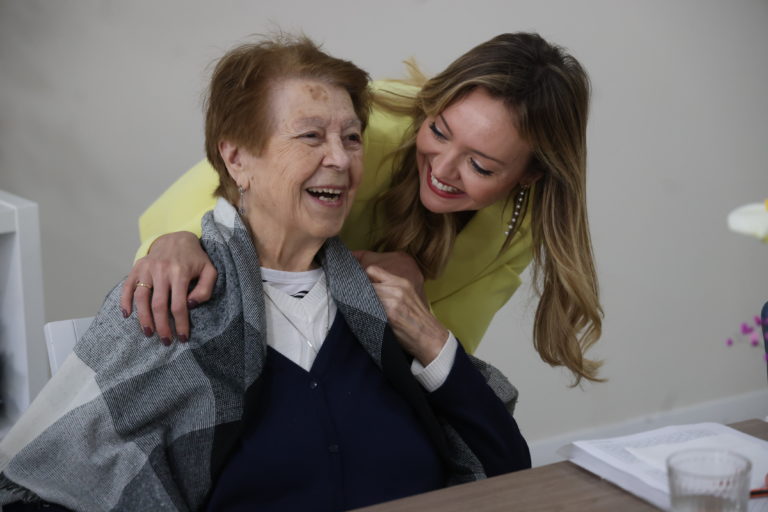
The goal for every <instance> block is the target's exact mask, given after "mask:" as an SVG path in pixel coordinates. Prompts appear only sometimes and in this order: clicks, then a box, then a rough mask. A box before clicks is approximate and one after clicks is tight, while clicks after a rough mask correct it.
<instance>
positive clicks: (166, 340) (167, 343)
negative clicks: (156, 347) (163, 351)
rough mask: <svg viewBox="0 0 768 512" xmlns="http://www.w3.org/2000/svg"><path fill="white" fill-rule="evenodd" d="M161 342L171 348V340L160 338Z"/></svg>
mask: <svg viewBox="0 0 768 512" xmlns="http://www.w3.org/2000/svg"><path fill="white" fill-rule="evenodd" d="M160 341H162V342H163V345H165V346H166V347H169V346H170V345H171V338H160Z"/></svg>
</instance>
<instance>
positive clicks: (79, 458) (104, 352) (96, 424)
mask: <svg viewBox="0 0 768 512" xmlns="http://www.w3.org/2000/svg"><path fill="white" fill-rule="evenodd" d="M202 243H203V246H204V247H205V249H206V251H207V252H208V254H209V256H210V257H211V260H212V261H213V263H214V265H215V266H216V269H217V270H218V279H217V282H216V286H215V289H214V293H213V298H212V299H211V300H210V301H209V302H207V303H205V304H202V305H201V306H200V307H198V308H196V309H194V310H192V311H191V313H190V314H191V321H192V332H191V338H190V340H189V342H188V343H175V344H174V345H173V346H171V347H165V346H163V345H161V344H160V343H159V342H158V340H157V339H156V338H150V339H148V338H145V337H144V335H143V334H142V333H141V331H140V329H139V327H138V323H137V322H136V320H135V316H134V317H132V318H131V319H124V318H122V315H121V313H120V307H119V298H120V289H121V284H120V285H118V286H117V287H116V288H114V289H113V290H112V291H111V292H110V293H109V295H108V296H107V298H106V300H105V302H104V304H103V306H102V308H101V310H100V311H99V313H98V315H97V316H96V318H95V320H94V322H93V324H92V325H91V327H90V329H89V330H88V331H87V332H86V333H85V334H84V335H83V337H82V338H81V340H80V341H79V342H78V344H77V346H76V347H75V350H74V353H73V354H72V355H71V356H70V357H69V358H68V359H67V360H66V362H65V363H64V365H63V366H62V368H61V370H60V371H59V372H58V373H57V374H56V375H55V376H54V377H53V379H52V380H51V381H50V382H49V383H48V384H47V385H46V387H45V388H44V389H43V391H41V393H40V395H39V396H38V397H37V398H36V399H35V401H34V402H33V404H32V405H31V406H30V408H29V410H28V411H27V412H26V413H25V414H24V415H23V416H22V418H21V419H20V420H19V422H18V423H17V424H16V425H15V426H14V428H13V429H12V430H11V432H9V434H8V435H6V437H5V438H4V439H3V441H2V442H1V443H0V470H1V471H2V473H1V474H0V504H5V503H10V502H13V501H17V500H19V499H26V500H36V499H43V500H46V501H49V502H54V503H58V504H61V505H64V506H66V507H68V508H71V509H73V510H131V511H134V510H180V511H186V510H198V509H200V508H201V506H202V505H203V504H204V502H205V499H206V497H207V495H208V493H209V491H210V489H211V487H212V482H211V474H212V473H215V468H212V465H214V463H215V459H216V457H217V455H216V454H217V453H219V452H222V450H221V446H215V444H216V443H218V442H219V439H220V437H216V438H215V437H214V433H215V431H216V428H217V427H221V426H222V425H230V424H235V425H236V424H238V422H241V421H242V418H243V414H244V410H245V409H246V408H247V404H246V396H247V394H246V391H247V390H248V389H249V388H251V386H252V385H253V384H254V382H256V381H257V379H258V378H259V376H260V375H261V372H262V369H263V367H264V361H265V357H266V353H267V346H266V332H265V314H264V311H265V310H264V296H263V291H262V284H261V275H260V271H259V260H258V257H257V255H256V252H255V249H254V247H253V244H252V242H251V239H250V236H249V235H248V232H247V230H246V229H245V227H244V225H243V224H242V222H241V221H240V218H239V217H238V216H237V214H236V212H235V209H234V208H233V207H232V206H231V205H230V204H228V203H226V202H225V201H223V200H219V202H218V204H217V205H216V208H215V209H214V211H213V212H209V213H207V214H206V215H205V217H204V218H203V236H202ZM321 261H322V266H323V269H324V270H325V272H326V276H327V279H328V286H329V289H330V292H331V295H332V297H333V298H334V300H335V302H336V303H337V306H338V309H339V311H340V312H341V313H342V314H343V315H344V318H345V319H346V321H347V323H348V324H349V326H350V328H351V329H352V331H353V332H354V333H355V335H356V336H357V338H358V339H359V341H360V343H361V345H362V346H363V347H364V348H365V350H366V351H367V352H368V353H369V354H370V356H371V357H372V359H373V360H374V361H375V362H376V364H377V365H378V366H379V367H383V366H386V367H385V368H383V370H384V371H385V373H387V372H391V373H393V374H395V373H396V374H398V375H400V377H397V378H396V379H394V380H393V382H396V381H398V380H399V381H406V382H405V383H404V387H403V386H401V387H400V388H399V389H404V390H406V391H404V392H403V393H404V394H406V393H408V394H411V395H413V394H415V395H418V394H419V393H418V392H419V390H418V388H414V387H413V383H411V382H410V380H409V379H412V376H411V375H410V372H409V371H407V367H408V364H409V362H408V360H407V358H406V357H405V356H404V355H403V354H402V351H400V350H399V347H393V346H392V344H393V343H396V342H394V341H393V339H394V337H393V335H392V334H391V330H389V329H388V327H387V322H386V315H385V313H384V310H383V308H382V306H381V304H380V302H379V300H378V298H377V296H376V294H375V291H374V289H373V287H372V286H371V285H370V283H369V281H368V278H367V276H366V275H365V273H364V272H363V270H362V269H361V268H360V266H359V265H358V263H357V261H356V260H355V258H354V257H353V256H352V255H351V253H350V252H349V251H348V250H347V249H346V247H344V245H343V244H342V243H341V241H339V240H338V239H335V238H334V239H330V240H328V241H327V243H326V244H325V245H324V247H323V249H322V254H321ZM385 346H386V347H387V349H386V353H387V356H386V358H387V361H392V362H387V363H384V362H383V361H382V347H385ZM403 365H405V366H404V368H405V371H403V368H401V366H403ZM480 369H481V370H482V371H484V372H487V373H486V375H489V376H492V378H491V379H490V383H491V385H492V386H493V387H494V389H495V390H496V392H497V394H498V395H499V396H500V397H501V398H502V399H505V400H506V401H507V403H509V404H510V406H511V405H513V404H514V402H515V400H516V397H517V392H516V391H515V390H514V388H513V387H512V386H511V385H510V384H509V383H508V382H507V381H506V379H504V378H503V377H501V378H498V375H496V374H495V373H493V372H490V371H489V370H488V369H487V368H486V366H481V367H480ZM499 375H500V374H499ZM413 382H414V383H415V380H413ZM401 383H402V382H401ZM398 385H399V384H398ZM417 386H418V385H417ZM409 389H410V390H411V391H407V390H409ZM414 390H415V392H414ZM409 400H411V398H410V397H409ZM413 400H415V402H414V407H417V408H420V407H422V405H423V397H422V398H419V397H418V396H416V398H413ZM420 404H422V405H420ZM424 414H426V416H427V419H428V420H429V414H430V413H429V412H428V411H427V412H426V413H424ZM436 421H437V424H440V422H439V419H436ZM438 428H441V427H438ZM443 432H445V430H443ZM444 435H445V437H446V439H447V441H448V442H447V444H446V446H447V447H448V450H449V452H450V453H449V454H448V456H449V457H450V459H451V460H452V461H453V464H452V465H453V468H454V469H455V477H454V478H453V480H454V481H456V482H459V481H466V480H472V479H477V478H482V477H483V475H482V468H481V467H480V465H479V463H477V459H476V458H475V457H474V455H473V454H472V453H471V452H469V450H468V449H467V448H466V445H464V444H463V442H461V440H460V439H457V437H458V436H456V435H455V434H454V433H452V432H451V431H450V430H448V433H447V435H446V434H444ZM235 441H236V439H235ZM232 442H234V441H232ZM257 462H258V461H254V463H257Z"/></svg>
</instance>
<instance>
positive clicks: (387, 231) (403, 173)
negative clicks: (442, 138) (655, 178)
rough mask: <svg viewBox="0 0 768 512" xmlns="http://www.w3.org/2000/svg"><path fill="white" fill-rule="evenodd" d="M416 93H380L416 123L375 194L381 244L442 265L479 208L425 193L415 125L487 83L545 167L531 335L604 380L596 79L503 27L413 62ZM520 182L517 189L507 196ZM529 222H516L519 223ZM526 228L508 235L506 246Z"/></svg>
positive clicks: (382, 101)
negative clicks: (595, 248)
mask: <svg viewBox="0 0 768 512" xmlns="http://www.w3.org/2000/svg"><path fill="white" fill-rule="evenodd" d="M410 68H411V71H412V73H411V76H412V78H411V82H415V83H419V82H421V83H419V85H421V89H420V91H419V92H418V93H417V94H416V96H415V97H413V98H409V97H407V96H402V95H381V94H379V95H377V96H376V97H375V98H374V102H375V103H376V104H377V105H378V106H379V107H381V108H383V109H385V110H389V111H392V112H396V113H401V114H403V113H404V114H408V115H409V116H410V117H411V118H412V119H413V123H412V125H411V127H410V129H409V130H408V132H407V133H406V135H405V138H404V140H403V144H402V146H401V147H400V148H399V150H398V151H397V152H396V153H395V155H394V156H393V158H394V168H395V169H396V170H395V172H394V173H393V177H392V186H391V187H390V188H389V190H388V191H386V192H385V193H384V194H382V196H380V198H379V200H378V202H377V209H378V211H379V212H380V215H381V216H382V217H383V218H385V219H387V222H385V223H383V226H382V228H381V231H380V233H381V236H380V237H379V239H378V241H377V243H376V244H375V248H376V249H377V250H384V251H391V250H399V251H405V252H407V253H409V254H410V255H411V256H413V257H414V259H415V260H416V262H417V263H418V265H419V266H420V268H421V269H422V271H423V272H424V275H425V277H427V278H435V277H437V276H439V275H440V273H441V272H442V270H443V268H444V267H445V264H446V262H447V261H448V258H449V256H450V254H451V250H452V248H453V244H454V241H455V240H456V236H457V235H458V233H459V232H460V231H461V228H462V227H463V226H464V225H465V224H466V222H467V221H468V219H469V218H470V217H471V215H472V212H456V213H448V214H435V213H432V212H430V211H429V210H427V209H426V208H425V207H424V206H423V205H422V204H421V201H420V200H419V178H418V168H417V165H416V132H417V131H418V128H419V126H421V124H422V123H423V122H424V120H425V119H426V118H427V117H432V116H435V115H437V114H438V113H440V112H442V111H443V110H444V109H445V108H446V107H447V106H449V105H451V104H452V103H453V102H455V101H457V100H459V99H461V98H463V97H464V96H466V95H467V94H469V93H470V92H471V91H472V90H473V89H475V88H477V87H482V88H484V89H485V90H486V91H487V92H488V93H490V94H491V96H493V97H495V98H498V99H500V100H502V101H503V102H504V104H505V105H507V107H508V108H510V109H512V110H513V111H514V112H515V114H516V115H517V119H518V122H519V126H518V127H517V128H518V130H519V132H520V134H521V136H522V137H523V138H524V139H525V140H526V141H527V142H528V143H529V144H530V145H531V147H532V148H533V154H532V158H531V163H530V165H529V169H528V172H530V173H532V175H540V176H541V177H540V179H539V180H538V181H537V182H536V184H535V186H534V187H532V192H531V197H530V201H531V205H530V208H529V211H530V215H531V223H530V224H531V237H532V240H533V276H534V284H535V289H536V291H537V293H538V294H539V296H540V300H539V305H538V307H537V310H536V317H535V320H534V328H533V343H534V347H535V348H536V350H537V351H538V353H539V355H540V357H541V358H542V360H544V361H545V362H547V363H549V364H551V365H563V366H566V367H567V368H568V369H569V370H571V371H572V372H573V374H574V377H575V382H574V385H575V384H578V383H579V382H580V380H581V379H582V378H586V379H589V380H594V381H599V380H600V379H599V378H598V377H597V370H598V368H599V367H600V364H601V363H600V362H598V361H593V360H590V359H587V358H585V357H584V353H585V352H586V350H587V349H588V348H589V347H591V346H592V345H593V344H594V343H595V342H596V341H597V340H598V339H599V338H600V335H601V331H602V316H603V311H602V308H601V306H600V302H599V298H598V295H599V293H598V284H597V274H596V272H595V265H594V258H593V254H592V242H591V239H590V235H589V224H588V220H587V208H586V168H587V165H586V160H587V158H586V156H587V144H586V132H587V115H588V110H589V95H590V84H589V78H588V76H587V73H586V72H585V71H584V69H583V68H582V67H581V65H580V64H579V62H578V61H577V60H576V59H575V58H573V57H572V56H570V55H568V54H567V53H566V52H565V51H564V50H563V49H562V48H559V47H557V46H554V45H551V44H549V43H548V42H547V41H545V40H544V39H543V38H541V37H540V36H539V35H537V34H527V33H516V34H502V35H499V36H497V37H494V38H493V39H491V40H489V41H487V42H485V43H482V44H480V45H479V46H477V47H475V48H473V49H472V50H470V51H469V52H467V53H465V54H464V55H462V56H461V57H459V58H458V59H457V60H456V61H454V62H453V63H452V64H450V65H449V66H448V68H447V69H446V70H445V71H443V72H442V73H440V74H439V75H437V76H435V77H434V78H432V79H430V80H426V79H425V78H424V77H423V75H421V74H420V73H419V72H418V70H417V69H416V68H415V67H414V66H413V65H412V64H411V65H410ZM519 191H520V185H518V186H516V187H515V188H514V189H513V190H511V191H510V194H509V197H508V200H509V198H511V197H514V195H515V194H517V193H518V192H519ZM521 224H522V222H518V223H517V225H518V226H520V225H521ZM515 236H518V237H519V236H521V235H520V233H518V230H513V231H512V232H510V233H509V234H508V235H507V238H506V239H505V241H504V244H503V245H502V247H501V248H500V250H501V251H504V250H506V249H507V248H509V246H510V245H511V244H512V243H513V241H514V239H515Z"/></svg>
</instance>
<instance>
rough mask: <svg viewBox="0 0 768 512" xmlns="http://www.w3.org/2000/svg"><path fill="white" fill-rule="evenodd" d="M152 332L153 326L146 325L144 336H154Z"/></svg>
mask: <svg viewBox="0 0 768 512" xmlns="http://www.w3.org/2000/svg"><path fill="white" fill-rule="evenodd" d="M152 334H153V332H152V328H151V327H144V336H146V337H147V338H149V337H150V336H152Z"/></svg>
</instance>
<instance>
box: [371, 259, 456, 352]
mask: <svg viewBox="0 0 768 512" xmlns="http://www.w3.org/2000/svg"><path fill="white" fill-rule="evenodd" d="M365 272H366V273H367V274H368V278H369V279H370V280H371V282H372V283H373V287H374V289H375V290H376V294H377V295H378V296H379V300H381V303H382V304H383V305H384V310H385V311H386V313H387V318H388V319H389V323H390V325H391V326H392V330H393V331H394V332H395V335H396V336H397V338H398V339H399V340H400V344H401V345H402V346H403V348H404V349H405V351H406V352H408V353H409V354H411V355H412V356H414V357H415V358H416V359H418V361H419V362H420V363H421V364H422V366H427V365H428V364H429V363H431V362H432V360H433V359H435V357H437V355H438V354H439V353H440V350H442V348H443V346H444V345H445V342H446V341H447V340H448V329H446V328H445V327H444V326H443V325H442V324H441V323H440V322H439V321H438V320H437V318H435V316H434V315H433V314H432V312H430V311H429V308H428V306H427V304H426V301H425V300H424V299H423V298H422V296H420V295H419V293H418V292H417V291H416V289H415V288H414V286H413V283H412V282H411V281H409V280H408V279H406V278H403V277H400V276H397V275H395V274H392V273H390V272H388V271H386V270H384V269H383V268H381V267H379V266H377V265H368V266H367V267H366V268H365Z"/></svg>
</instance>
